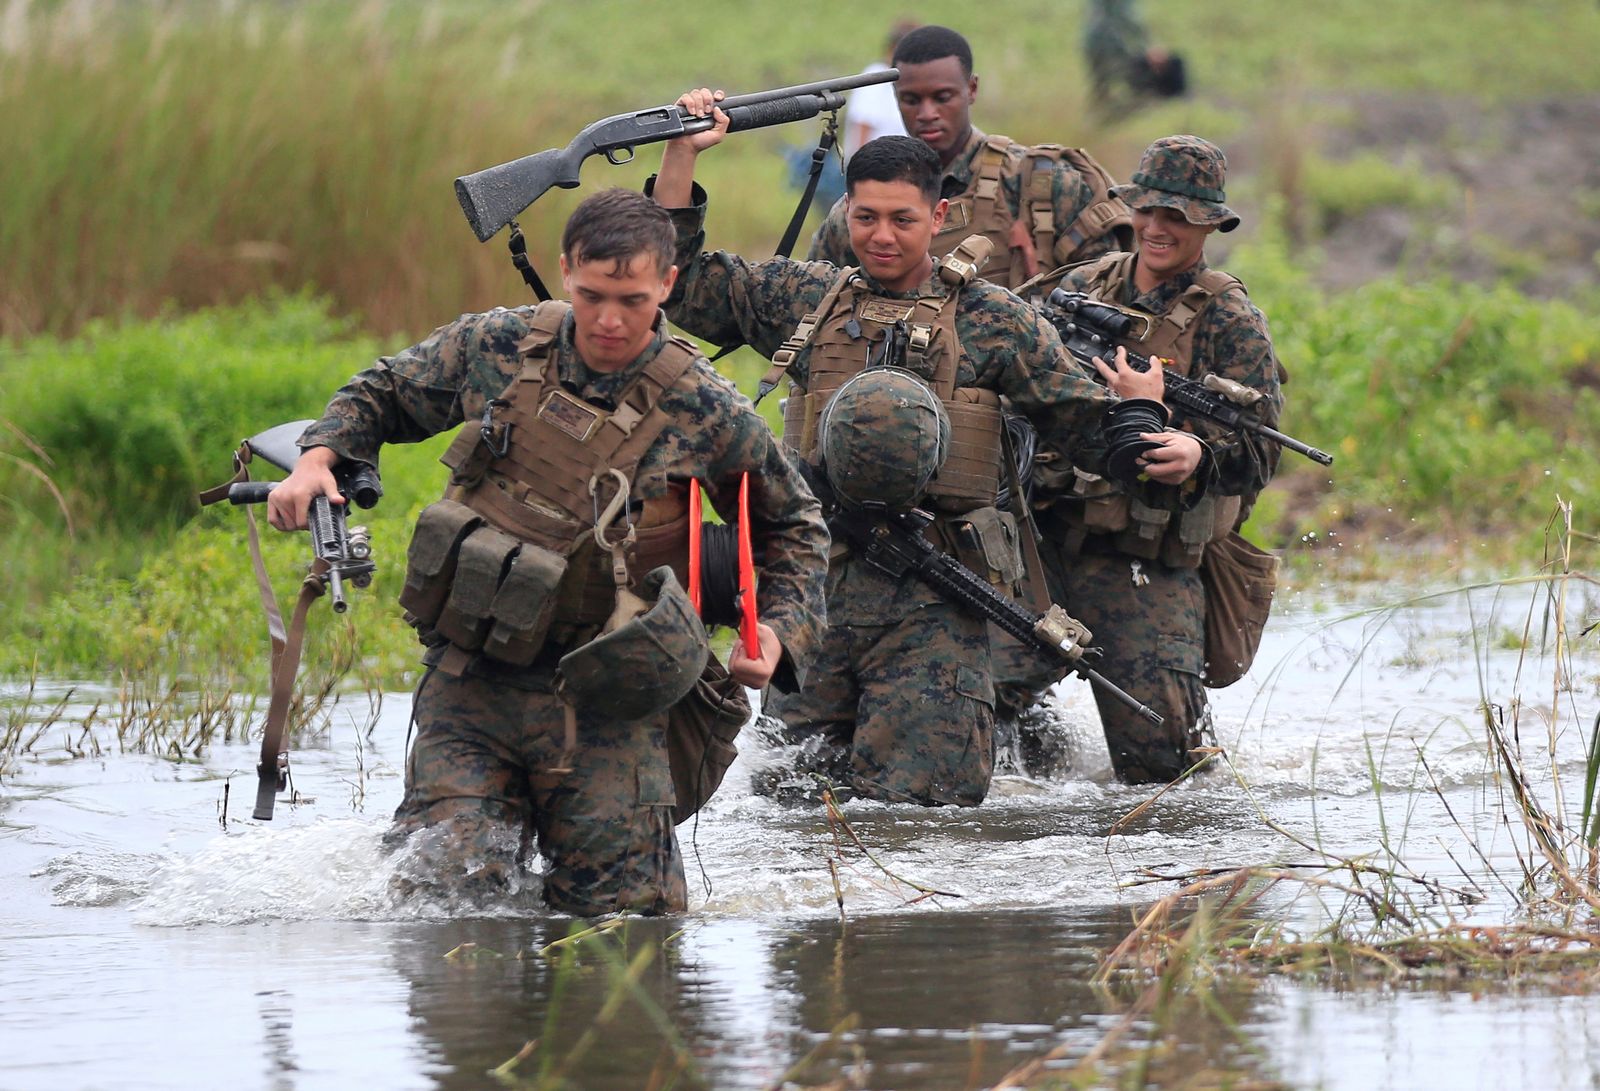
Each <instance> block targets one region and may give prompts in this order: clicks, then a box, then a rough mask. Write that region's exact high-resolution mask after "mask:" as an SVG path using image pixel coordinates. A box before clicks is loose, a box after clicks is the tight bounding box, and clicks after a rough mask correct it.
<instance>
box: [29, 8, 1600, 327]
mask: <svg viewBox="0 0 1600 1091" xmlns="http://www.w3.org/2000/svg"><path fill="white" fill-rule="evenodd" d="M1143 9H1144V12H1145V15H1146V18H1147V20H1148V22H1149V23H1150V24H1151V27H1152V29H1153V32H1154V33H1155V35H1156V36H1157V37H1158V38H1160V39H1163V40H1165V41H1168V42H1171V43H1174V44H1176V45H1178V46H1179V47H1181V48H1182V49H1184V51H1185V52H1186V53H1187V55H1188V58H1189V62H1190V65H1191V68H1192V69H1193V72H1194V80H1193V82H1194V85H1195V87H1196V95H1195V97H1194V98H1192V99H1191V100H1188V101H1185V102H1182V103H1179V104H1175V105H1170V106H1165V107H1162V108H1161V109H1159V110H1155V111H1152V112H1149V113H1146V114H1143V115H1138V116H1136V117H1135V118H1134V119H1132V120H1130V121H1127V122H1124V123H1123V124H1121V125H1119V126H1117V127H1115V128H1113V129H1111V130H1108V131H1101V130H1097V129H1096V128H1094V127H1093V125H1092V124H1091V123H1090V122H1089V121H1088V120H1087V117H1086V113H1085V111H1084V108H1083V107H1084V102H1085V98H1086V95H1085V88H1084V76H1083V63H1082V58H1081V56H1080V52H1079V45H1078V42H1079V29H1080V19H1081V14H1082V8H1081V6H1080V5H1078V4H1067V5H1062V4H1059V3H1045V2H1044V0H1007V2H1002V3H1000V4H998V5H991V6H989V7H987V8H985V9H984V14H983V17H982V18H981V19H980V18H975V17H974V15H973V9H972V8H971V7H970V5H965V4H961V3H958V2H956V0H927V2H926V3H923V4H919V5H918V6H917V8H916V14H917V15H918V17H920V18H923V19H925V20H928V21H942V22H946V23H949V24H951V25H954V26H956V27H957V28H958V29H961V30H963V31H964V32H966V33H967V34H968V35H969V37H970V38H971V40H972V42H973V46H974V50H975V54H976V57H977V70H978V74H979V76H980V78H981V84H980V96H979V102H978V106H977V108H976V111H975V117H976V120H977V121H978V123H979V124H980V125H982V126H983V127H985V128H987V129H989V130H990V131H996V132H1008V133H1010V134H1011V135H1013V136H1015V137H1017V138H1019V139H1023V140H1029V141H1043V140H1054V141H1059V142H1063V143H1076V144H1090V145H1092V146H1093V147H1094V148H1095V150H1096V152H1097V154H1098V155H1100V157H1101V158H1102V159H1103V160H1104V161H1105V162H1106V163H1107V164H1108V165H1109V166H1110V167H1111V168H1112V170H1113V171H1114V172H1116V173H1124V174H1125V173H1126V172H1127V171H1128V170H1129V169H1130V168H1131V167H1132V165H1133V163H1134V161H1135V159H1136V157H1137V155H1138V152H1139V149H1140V148H1141V147H1142V146H1143V145H1144V144H1145V143H1146V142H1147V141H1148V140H1149V139H1150V137H1151V136H1152V135H1154V134H1155V133H1157V132H1158V131H1164V132H1172V131H1200V132H1204V133H1207V134H1208V135H1212V136H1215V137H1217V138H1219V139H1224V140H1226V139H1227V138H1228V137H1229V136H1230V135H1232V134H1234V133H1237V132H1238V131H1240V130H1242V129H1244V128H1245V127H1247V126H1248V125H1250V124H1252V123H1253V121H1254V120H1255V119H1256V118H1258V117H1259V116H1260V115H1262V114H1263V113H1264V112H1270V111H1272V110H1279V111H1282V112H1284V113H1285V116H1286V117H1288V118H1290V119H1295V120H1294V121H1293V124H1294V125H1295V126H1296V127H1299V120H1298V119H1300V118H1301V117H1302V115H1303V114H1306V113H1307V112H1310V111H1314V110H1315V109H1316V104H1318V103H1319V102H1322V101H1324V100H1326V99H1327V98H1328V96H1329V94H1330V92H1331V91H1332V90H1333V89H1342V88H1346V87H1351V86H1354V87H1359V88H1361V89H1363V90H1364V91H1367V92H1372V93H1378V94H1385V93H1388V94H1410V93H1418V92H1429V93H1441V94H1462V95H1474V96H1484V97H1491V98H1510V97H1525V96H1536V95H1553V94H1572V93H1592V92H1593V91H1594V90H1596V88H1597V87H1600V69H1597V68H1596V67H1595V66H1594V65H1593V64H1591V63H1590V57H1589V55H1588V54H1589V51H1590V44H1591V43H1592V42H1593V41H1595V40H1596V38H1597V36H1600V11H1597V10H1596V8H1595V5H1593V4H1592V3H1589V2H1588V0H1557V2H1552V3H1550V4H1546V5H1542V6H1540V8H1539V9H1538V11H1537V13H1534V14H1530V13H1526V12H1524V11H1523V10H1522V9H1521V8H1518V7H1517V6H1515V5H1504V4H1491V3H1467V4H1458V5H1454V6H1452V7H1451V9H1450V11H1449V13H1448V15H1445V14H1442V13H1441V11H1440V9H1439V8H1438V6H1437V5H1435V4H1431V3H1425V2H1423V0H1405V2H1386V3H1379V2H1378V0H1355V2H1353V3H1351V4H1341V5H1336V6H1326V5H1325V6H1322V7H1310V6H1301V7H1297V8H1295V9H1294V11H1293V14H1292V16H1291V15H1290V14H1288V9H1286V8H1285V7H1284V6H1283V5H1281V4H1277V3H1269V2H1266V0H1252V2H1247V3H1237V4H1233V5H1229V6H1228V7H1226V8H1225V9H1216V8H1212V7H1204V8H1202V7H1197V6H1194V5H1186V4H1182V3H1179V2H1178V0H1160V2H1154V0H1152V2H1147V3H1146V4H1144V5H1143ZM896 14H898V13H896V12H890V11H888V10H885V11H883V12H882V14H881V16H875V15H874V14H864V9H862V8H861V7H860V6H858V5H854V4H850V3H847V2H846V0H818V2H817V3H814V4H811V5H809V6H808V7H807V8H805V9H804V11H803V12H800V11H796V10H791V9H785V8H776V7H762V6H759V5H757V6H754V7H752V6H750V5H746V4H735V3H733V2H731V0H717V2H713V3H710V4H707V5H701V6H699V7H697V8H696V9H695V11H694V13H693V14H692V15H689V14H687V13H672V12H665V11H663V10H662V9H660V8H659V7H658V6H654V5H647V4H643V3H640V2H637V0H635V2H622V0H598V2H596V3H591V4H582V5H580V4H555V3H534V2H525V3H517V4H490V3H487V2H486V0H470V2H469V0H456V2H453V3H439V4H428V5H420V4H397V5H375V4H361V5H356V4H349V3H329V4H318V5H304V6H295V5H289V6H284V5H280V4H270V3H265V2H263V0H244V2H242V3H239V4H235V5H214V4H204V3H200V2H198V0H167V2H164V3H149V4H139V5H132V4H122V5H119V4H112V3H88V4H80V3H72V4H67V3H47V2H42V0H41V2H33V3H27V2H25V0H18V2H17V3H14V4H11V5H9V6H8V7H7V16H6V20H5V24H4V26H3V27H0V49H3V50H4V54H3V55H4V57H5V63H4V64H3V65H0V131H4V132H5V133H6V134H7V137H8V140H9V142H10V144H11V146H13V147H18V148H27V149H28V154H27V155H8V156H4V157H0V194H3V195H4V197H3V200H4V203H5V204H4V211H5V215H4V216H0V253H4V254H5V255H6V260H5V262H4V263H3V264H0V338H5V339H16V338H19V337H24V336H26V335H29V334H33V333H41V332H63V331H69V332H70V331H72V330H75V329H77V328H78V327H79V326H80V325H81V324H82V323H83V322H84V321H85V320H87V319H90V318H93V317H96V316H121V315H124V314H132V315H139V316H146V317H148V316H151V315H154V314H156V313H159V312H160V311H161V310H162V309H163V308H164V307H166V306H168V305H171V304H176V305H177V306H179V307H180V308H184V309H189V308H194V307H199V306H205V305H209V304H215V303H220V302H229V301H237V300H241V299H246V298H250V297H251V296H253V295H255V294H257V293H259V292H260V291H262V290H263V289H265V288H268V287H278V288H284V289H287V290H289V291H298V290H300V289H302V288H305V287H308V286H309V287H311V288H313V289H314V290H315V291H316V292H317V293H318V294H319V295H324V296H327V297H328V298H331V299H332V300H333V301H334V308H335V311H336V312H337V313H339V314H343V315H352V316H355V317H356V318H357V319H358V320H359V321H360V322H361V323H362V325H363V326H364V327H365V328H367V329H370V330H374V331H378V332H380V333H383V334H385V335H389V334H393V333H396V332H398V331H409V332H413V333H414V332H417V331H419V329H420V328H424V327H426V326H428V325H432V324H435V323H437V322H439V321H442V320H444V319H445V318H448V317H449V316H451V315H453V314H456V313H459V312H460V311H462V310H481V309H484V308H487V307H488V306H490V305H493V304H495V303H504V302H506V301H508V300H517V299H520V298H522V291H523V289H522V287H521V285H520V282H519V281H517V280H516V279H515V276H514V274H513V273H512V271H511V269H510V268H509V267H508V265H507V263H506V260H505V256H504V251H503V245H502V244H501V243H499V242H493V243H491V244H489V245H487V246H480V245H479V244H477V243H476V242H475V241H474V240H473V238H472V236H471V234H470V232H469V231H468V229H467V227H466V224H465V221H464V220H463V218H462V216H461V214H460V210H459V209H458V207H457V206H456V202H455V199H454V195H453V193H452V191H451V181H452V179H454V178H455V177H456V176H457V175H460V174H464V173H467V172H469V171H473V170H477V169H480V168H482V167H485V166H489V165H491V164H494V163H498V162H502V161H505V160H507V159H511V158H514V157H516V156H520V155H524V154H527V153H529V152H531V151H534V150H537V149H540V148H544V147H549V146H553V145H559V144H564V143H566V142H567V140H569V139H570V138H571V137H572V136H573V135H574V134H575V133H576V132H577V131H578V129H579V128H581V127H582V126H583V124H585V123H586V122H588V121H590V120H593V119H595V118H597V117H600V116H603V115H605V114H608V113H614V112H619V111H623V110H629V109H638V108H643V107H647V106H653V105H658V104H660V103H663V102H667V101H670V100H671V99H672V98H673V97H674V96H675V95H676V94H677V93H678V92H679V91H681V90H682V89H683V88H684V87H686V86H689V85H690V84H692V83H699V82H706V83H712V84H718V85H721V86H724V87H726V88H728V89H730V90H734V91H747V90H753V89H756V88H759V87H770V86H780V85H783V84H788V83H797V82H801V81H804V80H809V79H815V78H819V77H822V76H827V75H834V74H844V73H850V72H855V71H857V70H859V69H860V68H861V66H862V65H863V64H864V63H865V62H866V61H867V60H869V59H871V58H872V57H873V56H874V55H875V54H876V52H877V50H878V48H879V34H880V32H881V29H882V28H883V27H886V26H887V23H888V22H889V21H890V20H891V19H892V18H893V17H894V16H895V15H896ZM846 27H848V28H860V31H859V33H855V34H848V33H840V32H839V30H840V29H841V28H846ZM602 28H603V29H602ZM1489 43H1492V50H1491V49H1490V48H1488V44H1489ZM307 88H315V89H316V91H315V93H314V94H307V93H306V89H307ZM817 132H818V126H817V125H816V124H808V125H796V126H789V127H786V128H784V129H782V130H778V131H767V132H762V133H755V134H749V135H746V136H743V137H741V138H739V139H738V140H735V141H732V142H730V145H729V146H728V147H727V148H725V149H722V150H720V151H719V153H718V155H717V156H716V157H715V160H716V162H715V163H714V164H708V173H709V176H710V177H711V179H712V180H714V181H715V183H716V189H715V192H716V194H717V201H718V213H717V218H716V226H715V230H716V239H717V241H718V242H720V243H724V244H728V245H730V246H731V247H733V248H735V249H739V250H743V251H749V252H759V251H760V250H762V249H765V248H768V247H770V246H771V245H772V244H773V242H774V241H775V240H776V237H777V234H778V232H779V231H780V230H781V226H782V224H783V223H784V221H785V210H786V208H787V207H788V206H789V205H790V204H791V203H792V200H793V195H792V194H790V193H789V192H788V191H787V190H786V189H785V187H784V183H783V168H782V166H781V164H780V162H779V159H778V156H777V154H776V151H777V149H778V148H779V147H780V146H782V145H783V144H784V143H786V142H799V141H806V140H814V139H815V136H816V134H817ZM656 161H657V152H656V149H654V148H651V147H646V148H644V149H641V151H640V154H639V162H638V163H637V164H636V165H634V166H631V167H628V168H623V169H618V168H613V167H609V166H607V165H606V164H604V163H601V162H593V163H590V164H589V165H588V168H587V170H586V171H585V190H588V189H589V188H590V187H593V186H597V185H600V184H604V183H615V184H619V185H636V184H638V183H639V182H640V181H641V180H642V179H643V177H644V174H645V173H646V171H647V170H648V169H649V166H650V165H651V164H653V163H655V162H656ZM1362 169H1366V168H1362ZM577 196H578V195H577V194H572V193H559V194H554V195H552V196H550V197H548V198H546V199H545V200H544V201H542V202H541V203H540V204H539V205H537V206H536V208H535V210H534V211H533V212H532V213H530V214H529V215H527V216H526V217H525V227H526V228H527V230H528V234H529V239H530V244H531V249H532V252H533V253H534V255H535V256H536V258H537V259H538V260H539V261H540V262H541V263H542V264H543V266H544V267H545V270H546V273H547V274H551V273H552V272H553V254H554V251H555V247H556V239H557V235H558V232H559V228H560V225H561V223H562V222H563V220H564V218H565V215H566V212H567V211H568V210H569V209H570V208H571V206H572V204H573V202H574V201H575V200H576V199H577Z"/></svg>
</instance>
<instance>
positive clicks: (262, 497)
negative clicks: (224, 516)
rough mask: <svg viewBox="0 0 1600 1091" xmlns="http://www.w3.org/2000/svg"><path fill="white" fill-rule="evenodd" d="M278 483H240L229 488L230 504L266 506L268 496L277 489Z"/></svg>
mask: <svg viewBox="0 0 1600 1091" xmlns="http://www.w3.org/2000/svg"><path fill="white" fill-rule="evenodd" d="M277 484H278V483H277V482H276V481H240V482H239V483H237V484H234V485H229V486H228V503H230V504H264V503H266V502H267V494H268V493H270V492H271V491H272V490H273V489H274V488H276V487H277Z"/></svg>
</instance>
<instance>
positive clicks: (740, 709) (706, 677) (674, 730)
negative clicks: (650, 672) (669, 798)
mask: <svg viewBox="0 0 1600 1091" xmlns="http://www.w3.org/2000/svg"><path fill="white" fill-rule="evenodd" d="M750 717H751V709H750V699H749V698H748V697H746V696H745V692H744V687H743V686H742V685H740V684H739V683H738V682H735V681H734V680H733V678H732V677H730V676H729V674H728V671H727V669H726V668H725V667H723V665H722V664H721V663H719V662H717V657H716V656H714V655H713V656H708V657H707V658H706V666H705V670H703V671H701V672H700V679H699V681H697V682H696V683H695V684H694V688H693V689H691V690H690V691H689V694H688V696H686V697H684V699H683V700H681V701H679V702H678V703H677V704H675V705H673V706H672V708H671V710H669V711H668V713H667V764H668V766H669V767H670V768H671V770H672V787H673V789H674V791H675V792H676V793H677V804H676V806H674V807H673V809H672V821H673V823H674V824H678V823H682V822H684V821H685V820H687V819H688V818H689V817H690V816H691V815H693V814H694V813H695V812H696V811H698V810H699V809H700V808H701V807H703V806H705V805H706V801H707V800H709V799H710V798H711V796H712V795H713V794H714V793H715V792H716V790H717V788H718V787H720V786H721V784H722V778H723V777H724V776H726V775H727V772H728V767H729V766H730V765H732V764H733V759H734V758H736V757H738V756H739V750H738V748H737V747H735V746H734V745H733V740H734V739H736V738H737V737H738V735H739V731H740V730H741V729H742V728H743V727H744V725H745V724H747V723H749V722H750Z"/></svg>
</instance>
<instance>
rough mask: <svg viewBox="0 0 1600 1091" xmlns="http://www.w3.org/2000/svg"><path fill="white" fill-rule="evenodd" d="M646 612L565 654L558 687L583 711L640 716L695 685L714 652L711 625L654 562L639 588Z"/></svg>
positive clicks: (660, 709) (669, 573)
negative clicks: (708, 636) (708, 632)
mask: <svg viewBox="0 0 1600 1091" xmlns="http://www.w3.org/2000/svg"><path fill="white" fill-rule="evenodd" d="M639 596H640V597H641V598H643V599H644V600H645V601H646V602H650V601H651V600H652V599H654V605H652V606H651V607H650V608H649V609H648V610H646V611H645V612H644V613H642V614H640V615H639V616H638V617H636V618H634V619H633V620H631V621H627V622H624V623H623V624H621V625H619V626H617V627H616V628H615V629H613V630H612V631H611V632H609V633H606V634H605V635H604V636H599V637H596V638H595V639H593V640H591V641H589V643H587V644H584V645H582V646H580V647H578V648H575V649H573V650H572V651H570V652H568V653H567V654H566V655H564V656H562V657H561V662H560V664H559V665H558V667H557V671H556V692H557V693H559V694H560V695H561V697H562V699H563V700H566V701H570V702H571V703H572V704H573V705H574V706H576V707H578V708H581V709H583V710H584V711H585V712H590V713H594V714H596V715H600V716H606V717H609V718H611V719H614V720H643V719H645V718H647V717H650V716H654V715H656V714H657V713H660V712H665V711H666V710H667V709H669V708H671V707H672V706H673V705H675V704H677V703H678V702H679V701H681V700H682V699H683V698H684V696H685V695H686V694H687V693H688V692H689V691H690V690H691V689H693V688H694V684H695V682H697V681H699V679H700V672H701V671H703V670H705V666H706V659H707V657H709V656H710V654H711V644H710V642H709V641H708V640H707V639H706V627H705V625H703V624H702V623H701V621H700V615H699V614H697V613H696V612H695V609H694V607H693V606H691V605H690V604H689V596H688V595H687V594H685V593H684V590H683V586H682V585H681V584H680V583H678V577H676V576H674V575H673V574H672V569H670V568H668V567H666V566H665V565H663V566H662V567H660V568H652V569H651V570H650V573H649V575H647V576H645V578H644V583H643V585H642V586H640V588H639Z"/></svg>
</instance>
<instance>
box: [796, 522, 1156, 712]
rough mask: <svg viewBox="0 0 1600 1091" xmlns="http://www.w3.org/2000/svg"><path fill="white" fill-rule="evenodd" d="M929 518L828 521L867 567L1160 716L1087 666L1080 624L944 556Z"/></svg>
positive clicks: (1131, 705)
mask: <svg viewBox="0 0 1600 1091" xmlns="http://www.w3.org/2000/svg"><path fill="white" fill-rule="evenodd" d="M932 522H933V516H932V515H930V514H929V513H928V512H925V511H923V510H921V509H920V508H912V509H911V510H910V511H906V512H892V511H865V510H863V511H843V510H840V511H837V512H835V514H834V515H833V517H832V518H830V519H829V520H828V526H829V528H830V529H832V530H833V531H834V533H835V534H837V535H839V536H841V537H843V538H844V539H845V540H847V541H848V542H849V543H850V544H851V545H852V546H853V547H855V550H856V554H857V556H859V557H860V558H861V559H862V560H863V561H865V562H866V563H867V564H870V565H872V566H873V567H874V568H876V569H878V570H879V571H881V572H884V573H886V574H888V575H889V576H892V577H894V578H896V579H899V578H901V577H903V576H906V575H913V576H915V577H916V578H917V579H919V580H921V581H922V582H923V583H925V584H927V585H928V586H929V587H931V588H933V589H934V590H935V591H937V592H938V593H939V594H940V595H942V596H944V598H946V599H947V600H949V601H950V602H953V603H955V604H956V605H957V606H961V607H963V608H965V609H967V610H968V611H970V612H972V613H974V614H977V615H978V616H979V617H982V618H986V619H987V620H989V621H992V622H994V623H995V624H996V625H997V626H999V627H1000V628H1001V629H1002V630H1003V631H1005V632H1007V633H1009V634H1010V635H1011V636H1013V637H1015V638H1016V639H1017V640H1020V641H1021V642H1022V643H1024V644H1026V645H1029V646H1030V647H1033V648H1036V649H1038V650H1039V651H1042V652H1045V653H1047V654H1049V655H1053V656H1056V657H1058V658H1060V659H1061V660H1062V661H1063V662H1065V663H1066V664H1067V666H1069V667H1070V668H1071V669H1072V671H1073V673H1074V674H1076V675H1078V677H1080V678H1083V679H1086V680H1087V681H1088V682H1089V683H1090V684H1092V685H1096V686H1099V687H1100V688H1101V689H1103V690H1105V691H1106V692H1107V693H1109V694H1111V696H1113V697H1115V698H1116V699H1117V700H1119V701H1121V702H1122V703H1123V704H1125V705H1127V706H1128V707H1129V708H1131V709H1133V710H1134V711H1136V712H1137V713H1138V714H1139V715H1140V716H1143V717H1144V718H1145V719H1146V720H1149V721H1150V722H1151V723H1153V724H1159V723H1161V714H1160V713H1158V712H1156V711H1155V710H1154V709H1152V708H1150V707H1149V706H1147V705H1144V704H1142V703H1140V702H1139V700H1138V699H1137V698H1135V697H1133V696H1131V695H1130V694H1128V693H1127V691H1125V690H1123V689H1122V688H1121V687H1119V686H1118V685H1116V684H1115V683H1114V682H1112V681H1110V680H1109V679H1107V678H1106V677H1105V676H1104V675H1102V674H1101V673H1100V672H1099V671H1097V670H1095V669H1094V668H1093V667H1091V666H1089V665H1088V663H1087V662H1085V654H1086V653H1089V652H1091V651H1092V649H1090V648H1088V647H1086V645H1087V644H1088V642H1089V640H1090V639H1091V634H1090V632H1089V630H1088V629H1086V628H1085V627H1084V625H1083V623H1082V622H1080V621H1078V620H1076V619H1075V618H1072V617H1069V616H1068V614H1067V612H1066V611H1065V610H1063V609H1062V608H1061V607H1060V606H1058V605H1056V604H1054V603H1052V604H1051V606H1050V609H1049V610H1047V611H1045V612H1044V613H1043V614H1035V613H1033V612H1032V611H1030V610H1028V609H1026V608H1024V607H1022V606H1020V605H1018V604H1017V603H1015V602H1013V601H1012V600H1011V599H1009V598H1007V597H1006V596H1005V595H1003V594H1001V593H1000V592H999V591H997V590H995V588H994V586H993V585H992V584H990V583H989V581H988V580H986V579H984V578H983V577H982V576H980V575H978V574H977V573H976V572H974V571H973V570H972V569H970V568H968V567H967V566H966V565H964V564H962V563H961V562H960V561H958V560H956V559H955V558H954V557H952V556H950V555H949V554H947V553H944V552H942V551H940V550H939V549H938V548H937V547H935V546H934V544H933V543H932V542H930V541H928V539H927V538H926V537H925V536H924V533H923V532H924V531H926V530H927V528H928V526H929V525H930V524H932Z"/></svg>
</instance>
